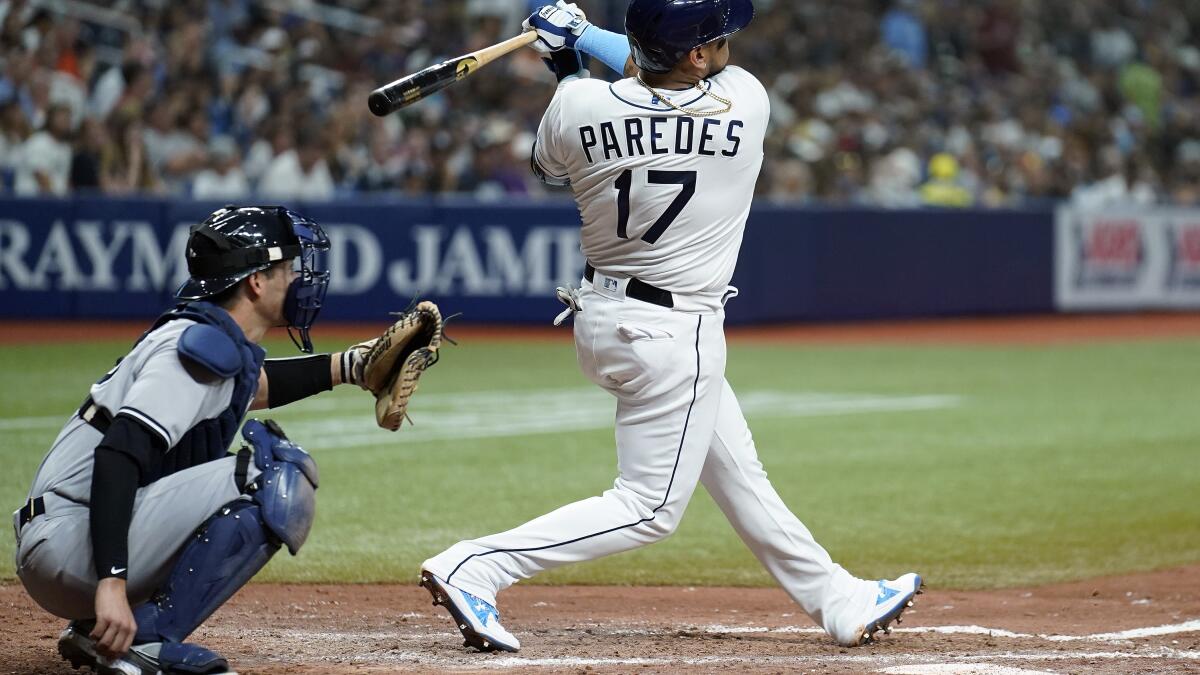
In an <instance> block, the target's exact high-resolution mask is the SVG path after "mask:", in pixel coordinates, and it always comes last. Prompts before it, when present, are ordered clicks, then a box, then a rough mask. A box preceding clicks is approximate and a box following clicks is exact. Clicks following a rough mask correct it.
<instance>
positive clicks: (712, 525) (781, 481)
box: [0, 341, 1200, 588]
mask: <svg viewBox="0 0 1200 675" xmlns="http://www.w3.org/2000/svg"><path fill="white" fill-rule="evenodd" d="M335 346H337V345H326V347H335ZM127 347H128V343H127V342H126V341H120V342H102V343H95V344H75V345H48V346H38V347H12V346H8V347H0V373H3V374H2V375H0V462H2V466H3V471H0V504H5V505H7V506H8V507H9V508H10V509H11V508H16V507H17V506H18V505H19V504H20V502H21V500H22V499H24V496H25V491H26V490H27V488H28V485H29V482H30V480H31V477H32V475H33V472H34V471H35V470H36V468H37V465H38V463H39V461H40V460H41V458H42V455H43V454H44V452H45V450H46V448H47V447H48V446H49V444H50V442H51V441H52V440H53V438H54V435H55V434H56V432H57V427H56V423H55V422H54V421H50V422H43V423H41V426H37V427H36V428H20V429H18V428H13V427H12V426H11V425H9V426H4V419H5V418H18V417H46V416H61V417H63V418H64V419H65V417H66V416H67V415H68V414H69V412H70V411H71V410H72V409H73V408H74V407H75V406H77V405H78V404H79V402H80V401H81V399H82V398H83V396H84V395H85V392H86V389H87V386H88V385H89V384H90V383H91V382H92V381H93V380H94V379H95V378H96V377H97V376H98V375H99V374H101V373H102V372H103V371H105V370H106V369H107V367H108V366H109V365H111V363H112V361H113V359H114V358H116V357H117V356H119V355H120V354H121V353H123V352H124V350H125V349H126V348H127ZM271 347H272V351H273V352H274V353H275V354H289V353H291V347H290V346H287V347H285V346H284V345H283V343H273V344H272V345H271ZM728 376H729V379H730V381H731V382H732V384H733V386H734V388H735V390H737V391H739V392H741V393H743V394H746V393H748V392H752V391H763V390H772V391H782V392H789V391H792V392H794V391H804V392H833V393H842V394H855V393H860V394H862V393H869V394H878V395H896V396H900V395H904V396H909V395H924V394H950V395H958V396H961V397H963V399H962V402H961V404H960V405H958V406H956V407H951V408H944V409H936V410H926V411H909V412H879V413H867V414H854V415H837V416H809V417H782V416H772V415H758V416H756V415H751V416H750V422H751V426H752V428H753V430H754V433H755V438H756V440H757V442H758V446H759V452H760V455H761V456H762V459H763V462H764V464H765V465H766V468H767V470H768V472H769V473H770V475H771V478H772V480H773V482H774V484H775V485H776V487H777V488H778V490H779V492H780V493H781V494H782V495H783V497H784V499H785V500H786V501H787V503H788V504H789V505H790V506H791V507H792V509H793V510H794V511H795V512H796V513H797V514H798V515H799V516H800V518H801V519H802V520H803V521H804V522H805V524H807V525H808V527H809V528H810V529H811V530H812V531H813V533H814V534H815V535H816V536H817V539H818V540H819V541H821V542H822V543H823V544H824V545H825V546H826V547H827V548H828V549H829V550H830V552H831V553H832V555H833V556H834V559H835V560H838V561H839V562H841V563H843V564H844V565H845V566H846V567H847V568H849V569H850V570H851V571H852V572H855V573H857V574H860V575H864V576H884V575H888V576H890V575H894V574H896V573H898V572H900V571H903V570H906V569H910V568H915V569H918V570H920V571H922V572H923V573H924V574H925V575H926V576H927V577H928V578H929V579H930V580H931V581H932V582H933V583H934V584H936V585H938V586H941V587H958V588H982V587H997V586H1011V585H1019V584H1030V583H1039V582H1049V581H1058V580H1066V579H1075V578H1084V577H1089V576H1094V575H1100V574H1111V573H1121V572H1127V571H1135V570H1148V569H1155V568H1162V567H1168V566H1172V565H1179V564H1184V563H1190V562H1196V561H1200V499H1197V495H1200V452H1198V450H1200V414H1198V413H1197V411H1198V410H1200V384H1198V383H1200V342H1197V341H1164V342H1148V343H1131V344H1107V345H1092V346H1062V347H1038V348H1033V347H1027V348H1015V347H1014V348H994V347H993V348H984V347H980V348H965V347H953V348H948V347H813V346H803V347H788V346H761V345H748V344H737V343H735V344H734V345H733V346H732V347H731V348H730V356H729V368H728ZM587 387H588V385H587V383H586V381H585V380H584V379H583V377H582V376H581V375H579V374H578V372H577V371H576V368H575V360H574V356H573V352H572V349H571V347H570V345H569V344H566V343H563V344H550V345H547V344H537V345H533V346H522V345H512V344H487V343H482V342H479V341H474V342H471V343H469V344H466V345H464V346H462V347H459V348H451V349H450V351H449V352H448V353H447V355H446V356H445V357H444V359H443V361H442V363H441V364H440V365H439V366H438V367H437V368H436V369H435V370H434V371H432V372H431V373H430V375H429V376H428V379H427V380H426V381H425V383H424V384H423V385H422V390H421V393H422V395H425V396H426V397H427V398H426V399H425V400H423V399H422V398H421V397H418V401H417V403H416V404H415V406H414V407H413V409H412V410H411V413H412V416H413V417H414V418H415V419H416V420H417V424H418V426H417V427H415V428H411V427H406V429H405V430H403V431H401V432H400V433H399V435H396V436H394V435H388V434H386V433H384V432H378V436H377V440H376V438H375V437H370V438H369V440H368V441H367V442H366V444H362V445H358V446H356V447H348V448H322V447H321V446H320V445H319V444H317V445H314V444H313V443H312V441H311V440H310V441H306V439H305V437H304V436H305V434H302V433H301V434H298V433H297V432H292V435H293V438H294V440H296V441H297V442H299V443H301V444H302V445H305V446H306V447H309V449H310V450H311V451H312V453H313V454H314V456H315V457H316V458H317V461H318V463H319V464H320V469H321V487H320V490H319V492H318V518H317V523H316V525H315V528H314V531H313V534H312V536H311V537H310V538H309V541H308V544H307V545H306V546H305V549H304V550H303V551H302V552H301V554H300V555H299V556H298V557H296V558H291V557H289V556H287V555H286V554H281V555H279V556H277V557H276V559H275V560H274V561H273V562H272V563H271V564H270V566H269V567H268V568H267V570H266V571H265V572H264V573H263V574H262V575H261V576H260V578H261V579H267V580H274V581H346V582H367V581H400V582H410V581H413V580H414V578H415V575H416V572H417V568H418V566H419V564H420V562H421V561H422V560H423V559H425V558H426V557H428V556H430V555H432V554H435V553H437V552H439V551H440V550H442V549H443V548H444V547H446V546H448V545H450V544H452V543H454V542H455V541H457V540H459V539H462V538H469V537H475V536H480V535H484V534H489V533H491V532H495V531H500V530H502V529H507V528H510V527H512V526H515V525H517V524H520V523H521V522H523V521H525V520H526V519H529V518H532V517H534V516H538V515H541V514H542V513H544V512H546V511H548V510H551V509H553V508H556V507H558V506H560V505H562V504H565V503H567V502H569V501H573V500H577V499H581V498H584V497H588V496H591V495H595V494H598V493H600V492H601V491H603V490H604V489H606V488H607V487H609V486H610V485H611V482H612V479H613V475H614V470H615V459H614V451H613V449H612V431H611V429H602V428H593V429H584V430H577V431H572V432H565V431H564V432H556V433H545V434H539V435H525V436H505V437H500V438H459V439H441V440H437V439H434V440H429V441H428V442H421V443H413V442H399V441H398V440H397V439H398V438H399V437H400V436H404V435H405V434H413V433H423V432H424V433H427V432H428V431H430V429H429V427H428V426H427V425H429V424H432V421H434V420H436V419H437V415H436V414H435V412H434V411H433V408H434V407H436V405H438V404H437V403H436V402H437V401H438V400H441V401H443V402H444V401H445V400H448V399H449V398H450V396H451V395H452V394H454V393H456V392H478V391H506V390H545V389H577V390H578V392H579V396H578V399H577V400H578V403H579V405H581V406H583V405H586V406H593V407H600V408H603V407H604V406H609V407H610V408H611V403H609V402H607V401H605V400H604V399H602V398H597V397H595V396H589V395H587V394H588V392H587V389H586V388H587ZM430 395H432V396H430ZM563 396H567V397H570V396H572V393H571V392H567V393H565V394H563ZM322 399H324V400H322ZM330 399H333V400H332V401H331V400H330ZM567 400H571V399H570V398H568V399H567ZM371 404H372V401H371V400H370V399H369V398H368V397H366V395H365V394H363V393H362V392H359V391H358V390H357V389H354V390H340V391H338V392H334V393H333V394H325V395H324V396H323V397H321V398H318V399H317V400H314V401H306V402H303V403H300V404H297V405H295V406H292V408H291V409H289V410H286V411H277V413H278V414H274V415H272V416H274V417H277V418H278V419H279V420H280V421H281V422H282V423H283V425H284V427H285V428H288V427H289V424H291V425H293V427H296V426H297V425H298V428H300V429H302V430H303V429H305V428H306V427H305V424H312V423H313V420H320V419H330V418H332V419H333V420H334V421H335V423H336V420H337V419H339V417H345V416H346V415H347V414H350V413H348V412H347V411H348V410H350V409H354V410H359V409H361V413H359V418H356V419H351V420H349V421H347V422H346V424H347V427H348V428H351V429H355V430H357V429H363V428H366V427H367V426H368V425H369V424H370V422H369V421H368V420H369V418H368V417H367V416H368V415H369V414H370V412H369V411H370V410H371ZM423 418H424V421H423ZM327 437H328V433H327V435H326V438H327ZM12 576H13V567H12V539H11V537H9V536H3V537H0V579H11V578H12ZM538 581H539V582H546V583H613V584H694V585H699V584H726V585H728V584H734V585H739V584H752V585H753V584H767V583H770V579H769V577H768V576H767V575H766V574H765V573H764V572H763V571H762V570H761V568H760V567H759V565H758V563H757V562H756V561H755V560H754V559H753V557H752V556H751V555H750V554H749V553H748V552H747V551H746V549H745V548H744V547H743V546H742V544H741V542H740V541H739V540H738V538H737V536H736V535H735V534H734V532H733V530H732V529H731V528H730V527H729V525H728V524H727V523H726V522H725V521H724V519H723V518H722V517H721V515H720V513H719V511H718V510H717V509H716V507H715V506H714V505H713V503H712V501H711V499H709V498H708V496H707V495H706V494H704V493H703V490H698V491H697V493H696V496H695V497H694V498H693V501H692V504H691V507H690V508H689V510H688V513H687V516H686V517H685V518H684V521H683V524H682V525H681V526H680V529H679V531H678V532H677V533H676V534H675V535H674V536H673V537H672V538H670V539H669V540H667V541H665V542H663V543H660V544H657V545H655V546H651V547H647V548H644V549H641V550H638V551H634V552H631V553H626V554H622V555H619V556H614V557H611V558H607V559H603V560H599V561H596V562H593V563H588V564H583V565H577V566H573V567H569V568H564V569H560V570H557V571H554V572H551V573H548V574H546V575H543V576H542V577H539V579H538Z"/></svg>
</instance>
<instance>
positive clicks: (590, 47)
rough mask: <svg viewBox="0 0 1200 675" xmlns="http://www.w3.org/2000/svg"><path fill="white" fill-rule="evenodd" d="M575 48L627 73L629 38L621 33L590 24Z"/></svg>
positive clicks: (621, 72) (618, 70)
mask: <svg viewBox="0 0 1200 675" xmlns="http://www.w3.org/2000/svg"><path fill="white" fill-rule="evenodd" d="M575 49H578V50H579V51H581V52H584V53H586V54H588V55H590V56H592V57H593V58H595V59H598V60H600V61H601V62H603V63H604V65H606V66H608V67H609V68H612V69H613V70H615V71H617V72H618V73H620V74H622V75H623V74H624V73H625V62H626V61H628V60H629V38H627V37H625V36H624V35H622V34H620V33H613V32H612V31H607V30H604V29H603V28H600V27H598V26H595V25H592V26H588V29H587V30H585V31H583V35H580V36H579V40H578V41H576V42H575Z"/></svg>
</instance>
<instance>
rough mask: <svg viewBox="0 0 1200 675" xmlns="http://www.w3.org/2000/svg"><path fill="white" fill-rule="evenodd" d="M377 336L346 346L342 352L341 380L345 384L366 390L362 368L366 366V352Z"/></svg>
mask: <svg viewBox="0 0 1200 675" xmlns="http://www.w3.org/2000/svg"><path fill="white" fill-rule="evenodd" d="M378 341H379V338H374V339H372V340H367V341H366V342H360V343H358V344H356V345H352V346H350V347H347V348H346V351H344V352H342V363H341V366H342V382H343V383H345V384H356V385H358V386H359V387H360V388H361V389H363V390H366V388H367V384H366V377H364V374H363V369H364V367H365V366H366V361H367V354H368V353H369V352H370V351H371V348H372V347H374V346H375V343H376V342H378Z"/></svg>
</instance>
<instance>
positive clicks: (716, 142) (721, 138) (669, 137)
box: [579, 116, 746, 164]
mask: <svg viewBox="0 0 1200 675" xmlns="http://www.w3.org/2000/svg"><path fill="white" fill-rule="evenodd" d="M745 126H746V125H745V123H744V122H742V121H741V120H733V119H719V118H715V117H707V118H704V119H698V118H694V117H685V116H678V117H674V118H672V117H629V118H626V119H625V120H623V121H621V120H618V121H616V122H602V123H600V124H599V125H591V124H589V125H586V126H582V127H579V141H580V143H582V144H583V154H584V156H586V157H587V161H588V164H595V163H596V162H597V161H600V160H601V159H603V160H604V161H611V160H614V159H623V158H625V157H641V156H645V155H670V154H673V155H703V156H707V157H716V156H717V155H718V154H719V155H721V156H722V157H736V156H737V154H738V149H739V148H741V145H742V137H741V130H742V129H743V128H745Z"/></svg>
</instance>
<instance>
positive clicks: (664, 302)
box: [583, 263, 675, 309]
mask: <svg viewBox="0 0 1200 675" xmlns="http://www.w3.org/2000/svg"><path fill="white" fill-rule="evenodd" d="M583 278H584V279H587V280H588V283H591V282H592V280H593V279H595V278H596V268H595V267H592V263H587V264H586V265H585V266H584V268H583ZM625 295H626V296H628V297H631V298H633V299H634V300H641V301H642V302H648V303H650V304H652V305H658V306H659V307H666V308H667V309H671V308H672V307H674V306H675V296H673V295H671V291H664V290H663V289H661V288H656V287H654V286H651V285H650V284H648V283H646V282H644V281H642V280H641V279H636V278H634V277H630V278H629V283H627V284H626V285H625Z"/></svg>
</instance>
